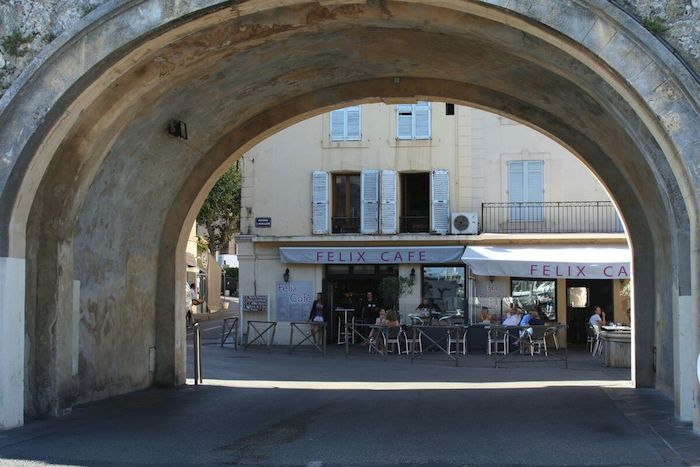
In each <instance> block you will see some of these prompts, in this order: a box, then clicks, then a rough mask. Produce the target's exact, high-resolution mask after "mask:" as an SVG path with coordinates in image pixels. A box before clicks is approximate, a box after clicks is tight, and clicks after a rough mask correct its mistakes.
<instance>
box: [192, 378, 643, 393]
mask: <svg viewBox="0 0 700 467" xmlns="http://www.w3.org/2000/svg"><path fill="white" fill-rule="evenodd" d="M193 383H194V380H193V379H192V380H191V379H188V380H187V384H193ZM204 384H205V385H209V386H222V387H227V388H240V389H312V390H313V389H317V390H357V391H425V390H459V389H489V390H495V389H545V388H557V387H559V388H560V387H579V388H586V387H590V388H594V387H599V388H633V387H634V386H633V385H632V382H631V381H629V380H611V381H608V380H572V381H504V382H497V381H488V382H475V383H469V382H446V381H273V380H222V379H205V380H204Z"/></svg>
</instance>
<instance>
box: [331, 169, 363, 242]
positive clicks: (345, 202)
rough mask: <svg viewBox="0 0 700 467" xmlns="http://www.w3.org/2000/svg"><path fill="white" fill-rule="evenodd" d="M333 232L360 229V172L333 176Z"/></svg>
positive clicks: (349, 231) (348, 231)
mask: <svg viewBox="0 0 700 467" xmlns="http://www.w3.org/2000/svg"><path fill="white" fill-rule="evenodd" d="M331 222H332V226H333V233H357V232H359V231H360V174H336V175H334V176H333V216H332V220H331Z"/></svg>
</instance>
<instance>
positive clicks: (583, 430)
mask: <svg viewBox="0 0 700 467" xmlns="http://www.w3.org/2000/svg"><path fill="white" fill-rule="evenodd" d="M203 329H209V330H208V331H206V332H205V333H204V337H205V338H204V344H205V345H204V347H203V376H204V384H203V385H200V386H193V385H192V384H191V383H192V380H190V381H189V382H190V384H188V385H187V386H185V387H181V388H176V389H149V390H144V391H140V392H137V393H133V394H128V395H125V396H121V397H117V398H114V399H111V400H108V401H102V402H97V403H93V404H86V405H83V406H79V407H77V408H75V409H74V410H73V413H72V414H71V415H70V416H66V417H62V418H59V419H47V420H39V421H30V422H29V423H28V424H27V426H25V427H23V428H21V429H17V430H13V431H9V432H4V433H1V434H0V457H2V458H4V459H5V460H4V461H0V464H2V465H5V464H6V465H23V464H24V465H32V466H34V465H46V464H51V465H55V464H59V465H61V464H67V465H110V464H111V465H117V464H151V465H153V464H156V465H187V464H209V465H232V464H234V465H313V466H319V465H392V464H397V463H403V464H413V465H645V466H652V465H695V464H698V465H700V438H698V437H696V436H695V435H693V434H692V433H691V432H690V429H689V427H688V425H687V424H681V423H678V422H675V421H674V419H673V417H672V402H671V401H670V400H669V399H667V398H666V397H664V396H662V395H660V394H659V393H658V392H656V391H653V390H635V389H631V388H630V382H629V371H628V370H619V369H607V368H603V367H602V366H601V365H600V363H599V362H598V361H597V360H596V359H594V358H592V357H590V355H588V354H587V353H585V352H570V354H569V357H570V358H569V368H568V369H566V368H564V365H563V364H562V363H561V362H557V363H553V362H552V363H530V362H515V363H511V364H508V365H505V366H504V367H503V368H494V367H493V360H492V359H491V358H490V357H488V356H485V355H468V356H466V357H461V359H460V366H459V367H455V366H454V365H453V363H452V362H451V361H449V360H448V359H447V358H446V356H444V355H440V354H438V353H437V352H429V353H428V354H427V355H426V356H424V357H423V358H421V359H418V360H416V361H415V362H414V363H411V362H410V358H409V357H407V356H396V355H390V356H388V358H387V359H386V360H384V359H383V358H382V357H381V356H380V355H371V354H368V353H367V350H366V349H358V350H356V351H355V352H353V353H352V354H350V356H349V357H348V358H346V356H345V354H344V352H343V351H342V348H340V347H336V346H333V347H329V349H328V355H327V356H326V357H323V356H321V355H320V354H318V353H316V352H313V351H312V350H311V349H301V350H300V351H299V352H295V353H292V354H289V353H287V351H286V348H273V349H272V350H270V351H268V350H265V349H261V348H256V349H249V350H247V351H244V350H243V349H242V348H241V347H239V348H238V350H233V348H232V346H230V345H228V346H227V347H225V348H223V349H222V348H221V347H220V346H219V341H218V331H217V327H216V326H214V323H211V325H210V326H209V327H208V328H207V327H206V326H203ZM219 329H220V328H219ZM188 350H189V351H190V353H191V350H192V349H191V344H190V348H189V349H188ZM188 368H191V360H190V361H189V362H188ZM190 377H191V372H190Z"/></svg>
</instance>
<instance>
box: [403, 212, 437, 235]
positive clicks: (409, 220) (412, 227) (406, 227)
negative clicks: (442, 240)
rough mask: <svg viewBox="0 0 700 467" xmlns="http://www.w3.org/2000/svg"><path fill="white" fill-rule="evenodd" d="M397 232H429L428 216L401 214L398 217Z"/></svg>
mask: <svg viewBox="0 0 700 467" xmlns="http://www.w3.org/2000/svg"><path fill="white" fill-rule="evenodd" d="M399 232H401V233H425V232H430V216H402V217H401V218H400V219H399Z"/></svg>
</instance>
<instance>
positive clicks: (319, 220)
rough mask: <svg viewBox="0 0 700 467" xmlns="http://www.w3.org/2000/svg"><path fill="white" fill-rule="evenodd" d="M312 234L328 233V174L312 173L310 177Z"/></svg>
mask: <svg viewBox="0 0 700 467" xmlns="http://www.w3.org/2000/svg"><path fill="white" fill-rule="evenodd" d="M311 225H312V227H311V228H312V233H314V234H317V235H318V234H327V233H328V173H327V172H320V171H314V172H313V174H312V176H311Z"/></svg>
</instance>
